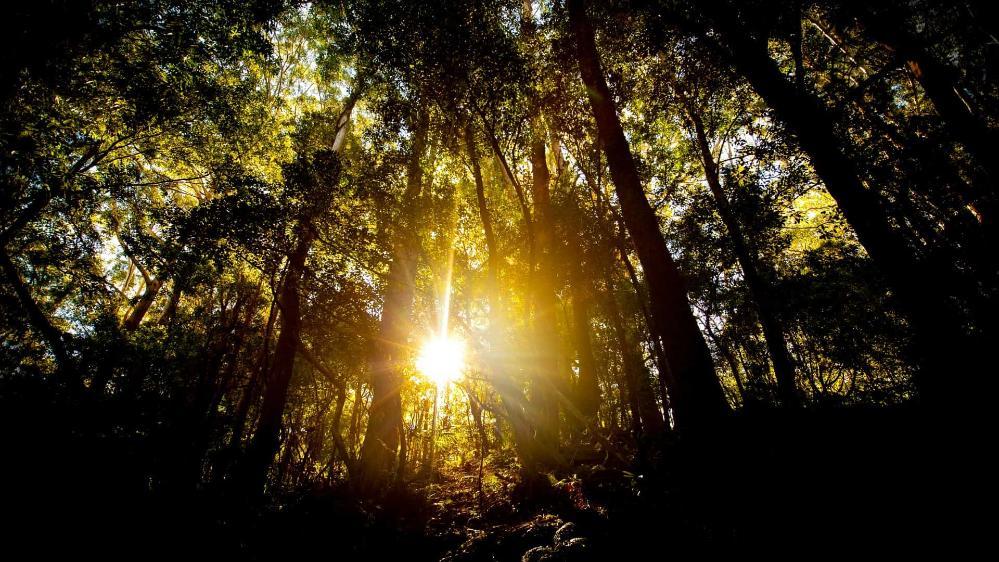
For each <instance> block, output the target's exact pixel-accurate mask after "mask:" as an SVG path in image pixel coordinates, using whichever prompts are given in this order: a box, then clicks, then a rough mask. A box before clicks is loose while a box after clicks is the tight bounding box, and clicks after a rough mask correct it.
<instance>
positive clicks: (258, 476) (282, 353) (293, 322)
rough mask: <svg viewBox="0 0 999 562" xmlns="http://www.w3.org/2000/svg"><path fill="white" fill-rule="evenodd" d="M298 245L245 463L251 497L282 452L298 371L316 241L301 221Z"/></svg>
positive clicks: (291, 261) (282, 296) (283, 291)
mask: <svg viewBox="0 0 999 562" xmlns="http://www.w3.org/2000/svg"><path fill="white" fill-rule="evenodd" d="M296 230H297V233H298V235H297V238H298V242H297V243H296V245H295V248H294V250H292V252H291V254H290V255H289V256H288V268H287V272H286V273H285V279H284V284H283V286H282V288H281V294H280V296H279V297H278V306H279V309H280V318H281V333H280V335H279V336H278V341H277V346H276V347H275V349H274V360H273V361H274V362H273V363H272V365H271V368H270V369H269V370H268V373H267V377H266V380H265V381H264V393H263V394H264V401H263V404H262V405H261V406H260V413H259V416H258V417H259V422H258V424H257V431H256V433H254V435H253V439H252V440H251V441H250V445H249V448H248V450H247V454H246V458H245V459H244V466H243V473H242V475H241V478H242V479H243V482H242V484H244V485H245V486H246V488H245V489H246V490H247V491H249V492H250V493H260V492H261V491H262V490H263V485H264V482H265V480H266V478H267V469H268V467H270V465H271V461H272V460H273V459H274V454H275V453H276V452H277V450H278V445H279V444H280V443H279V441H280V434H281V418H282V416H283V415H284V407H285V403H286V402H287V400H288V387H289V385H290V383H291V375H292V373H293V372H294V367H295V354H296V351H297V348H298V342H299V339H300V337H301V329H302V317H301V309H300V307H301V302H300V294H299V288H300V285H301V281H302V275H303V274H304V272H305V260H306V257H307V256H308V254H309V249H310V248H311V247H312V242H313V240H314V239H315V233H314V232H313V231H312V227H310V226H309V225H308V224H307V221H305V220H301V221H299V224H298V227H297V229H296Z"/></svg>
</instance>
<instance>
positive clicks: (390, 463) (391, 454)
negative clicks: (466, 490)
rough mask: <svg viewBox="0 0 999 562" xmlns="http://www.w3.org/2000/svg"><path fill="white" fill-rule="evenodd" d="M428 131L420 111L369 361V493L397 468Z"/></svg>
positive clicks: (362, 474)
mask: <svg viewBox="0 0 999 562" xmlns="http://www.w3.org/2000/svg"><path fill="white" fill-rule="evenodd" d="M428 127H429V124H428V116H427V114H426V111H425V110H422V109H421V110H420V115H419V117H417V122H416V124H415V127H414V136H413V144H412V147H411V148H410V155H409V164H408V166H407V180H406V182H407V184H406V191H405V193H404V194H403V199H402V209H403V212H402V215H401V217H402V218H401V220H400V223H399V224H398V225H397V226H396V233H395V238H396V240H395V248H394V251H393V256H392V263H391V264H390V265H389V272H388V281H387V284H386V286H385V301H384V304H383V305H382V316H381V323H380V326H379V331H378V338H377V340H376V341H375V342H374V350H373V357H372V360H371V388H372V392H373V396H372V402H371V408H370V410H369V417H368V429H367V432H366V433H365V436H364V444H363V445H362V446H361V458H360V463H359V465H358V468H359V471H358V472H359V473H358V477H359V484H360V485H361V487H362V489H365V490H368V491H375V490H377V489H378V488H381V487H382V486H384V485H385V484H387V483H389V482H390V481H391V479H392V476H393V474H395V472H396V469H397V468H398V465H397V461H398V456H399V446H400V443H401V440H402V435H401V434H400V428H401V427H402V400H401V397H400V396H399V390H400V388H401V386H402V382H403V373H402V368H403V365H404V362H405V361H406V360H407V359H408V353H407V352H406V341H407V339H408V336H409V333H410V316H411V313H412V308H413V299H414V293H415V282H416V268H417V263H418V260H419V252H420V241H419V238H418V236H417V231H418V228H417V226H418V224H419V222H420V221H419V218H420V217H419V215H418V212H417V211H416V207H417V206H418V200H419V198H420V193H421V191H422V189H423V167H422V162H421V160H422V159H423V156H424V153H425V152H426V147H427V132H428V131H427V129H428Z"/></svg>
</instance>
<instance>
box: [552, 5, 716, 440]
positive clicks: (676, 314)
mask: <svg viewBox="0 0 999 562" xmlns="http://www.w3.org/2000/svg"><path fill="white" fill-rule="evenodd" d="M568 9H569V20H570V25H571V26H572V30H573V34H574V36H575V40H576V55H577V61H578V63H579V69H580V74H581V76H582V79H583V84H584V85H585V86H586V91H587V96H588V98H589V100H590V106H591V108H592V110H593V116H594V118H595V119H596V121H597V131H598V135H599V137H600V142H601V144H602V145H603V148H604V152H605V153H606V155H607V162H608V164H609V166H610V170H611V177H612V178H613V180H614V186H615V188H616V190H617V196H618V199H619V201H620V202H621V211H622V213H623V215H624V220H625V223H626V224H627V226H628V231H629V232H630V234H631V237H632V240H633V241H634V243H635V249H636V251H637V252H638V258H639V261H641V263H642V269H643V270H644V271H645V276H646V279H647V280H648V283H649V292H650V299H651V309H652V310H651V311H652V318H653V329H654V330H655V331H656V332H657V333H658V334H659V336H660V338H661V339H662V342H663V346H664V348H665V351H666V355H667V357H668V360H669V367H670V371H671V372H672V376H673V379H674V380H673V382H674V384H673V387H672V388H670V389H669V390H670V397H671V405H672V407H673V409H674V410H675V412H676V420H677V424H678V426H679V427H680V428H681V429H684V430H692V431H697V430H698V429H699V428H705V429H708V428H710V427H712V426H715V425H716V424H717V422H718V421H719V419H720V418H721V417H722V416H724V415H725V414H727V413H728V412H729V406H728V403H727V401H726V399H725V395H724V394H723V393H722V389H721V385H720V384H719V382H718V377H717V376H716V375H715V371H714V364H713V362H712V359H711V352H710V351H709V350H708V346H707V344H706V343H705V342H704V336H703V335H702V334H701V332H700V329H699V328H698V326H697V321H696V320H695V319H694V315H693V313H692V312H691V309H690V304H689V302H688V301H687V295H686V288H685V286H684V281H683V279H682V277H681V275H680V271H679V269H678V268H677V265H676V263H675V262H674V261H673V258H672V256H671V255H670V253H669V249H668V248H667V246H666V241H665V239H664V238H663V235H662V231H661V230H660V228H659V221H658V219H657V218H656V214H655V212H654V211H653V210H652V207H651V205H649V201H648V199H647V198H646V196H645V191H644V189H643V188H642V183H641V179H640V178H639V175H638V170H637V169H636V167H635V162H634V159H633V157H632V155H631V149H630V147H629V145H628V141H627V139H626V138H625V136H624V130H623V129H622V127H621V122H620V120H619V119H618V116H617V110H616V108H615V106H614V100H613V98H611V94H610V90H609V89H608V87H607V82H606V80H605V79H604V75H603V71H602V70H601V68H600V57H599V54H598V53H597V49H596V44H595V41H594V36H593V27H592V26H591V24H590V22H589V19H588V18H587V16H586V13H585V6H584V2H583V1H582V0H569V1H568Z"/></svg>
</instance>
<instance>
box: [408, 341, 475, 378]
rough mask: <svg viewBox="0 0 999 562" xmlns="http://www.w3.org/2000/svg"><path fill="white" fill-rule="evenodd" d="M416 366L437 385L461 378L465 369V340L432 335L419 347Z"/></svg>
mask: <svg viewBox="0 0 999 562" xmlns="http://www.w3.org/2000/svg"><path fill="white" fill-rule="evenodd" d="M416 368H417V370H419V371H420V373H422V374H423V376H425V377H427V378H428V379H430V380H431V381H433V382H434V383H435V384H436V385H437V386H444V385H446V384H448V383H450V382H454V381H456V380H458V379H460V378H461V373H462V371H463V370H464V369H465V342H463V341H461V340H457V339H451V338H448V337H434V338H431V339H429V340H427V341H426V342H425V343H424V344H423V347H421V348H420V355H419V356H418V357H417V358H416Z"/></svg>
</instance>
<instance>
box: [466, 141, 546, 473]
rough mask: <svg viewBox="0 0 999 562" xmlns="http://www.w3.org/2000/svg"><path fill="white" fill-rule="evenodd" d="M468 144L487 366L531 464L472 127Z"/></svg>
mask: <svg viewBox="0 0 999 562" xmlns="http://www.w3.org/2000/svg"><path fill="white" fill-rule="evenodd" d="M465 147H466V150H467V151H468V158H469V160H470V161H471V164H472V177H473V179H474V180H475V196H476V201H477V202H478V208H479V219H480V220H481V221H482V229H483V231H484V232H485V236H486V251H487V252H488V253H489V255H488V257H487V262H488V264H489V272H488V281H487V286H486V295H487V299H488V301H489V328H488V331H487V338H488V340H489V341H488V345H489V351H488V353H487V355H486V361H485V363H486V368H487V369H488V370H489V373H488V377H489V379H490V382H491V383H492V385H493V387H494V388H495V389H496V392H497V394H499V398H500V403H501V404H502V406H503V410H504V411H505V412H506V415H507V419H508V421H509V422H510V427H511V430H512V432H513V443H514V446H515V447H516V449H517V453H518V455H519V456H520V458H521V462H522V464H523V465H524V466H525V467H529V468H530V467H532V466H533V465H534V464H535V462H536V457H537V454H536V453H535V450H536V446H535V443H534V438H533V435H532V433H533V432H532V431H531V424H530V423H529V421H528V419H527V412H526V411H525V410H524V404H525V402H526V400H525V399H524V395H523V393H521V392H520V390H519V389H518V388H517V387H516V385H515V384H514V383H513V381H512V380H510V377H509V376H508V375H507V374H506V373H503V372H502V370H503V369H502V368H501V366H500V364H501V361H500V359H499V357H498V350H499V348H500V345H501V343H500V338H499V331H500V322H501V320H500V319H501V316H502V315H501V314H500V307H501V303H500V294H499V274H500V264H501V263H502V259H501V256H500V251H499V245H498V244H497V242H496V235H495V233H494V232H493V226H492V224H493V223H492V216H491V215H490V213H489V206H488V202H487V200H486V190H485V183H484V182H483V179H482V169H481V168H480V166H479V156H478V151H477V150H476V148H475V137H474V134H473V132H472V129H471V127H469V128H466V129H465Z"/></svg>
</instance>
